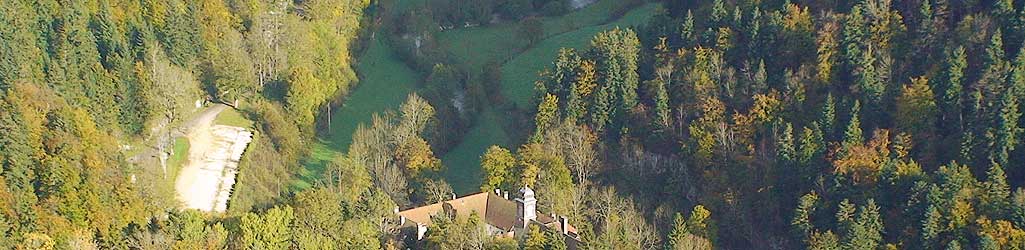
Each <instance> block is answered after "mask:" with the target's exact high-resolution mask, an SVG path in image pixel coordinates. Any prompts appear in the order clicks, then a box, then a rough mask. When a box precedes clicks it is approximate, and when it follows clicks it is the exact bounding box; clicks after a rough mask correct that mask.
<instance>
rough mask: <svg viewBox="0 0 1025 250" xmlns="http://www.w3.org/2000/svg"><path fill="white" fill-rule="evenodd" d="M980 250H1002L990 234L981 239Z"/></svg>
mask: <svg viewBox="0 0 1025 250" xmlns="http://www.w3.org/2000/svg"><path fill="white" fill-rule="evenodd" d="M979 250H1000V245H999V243H997V241H996V240H995V239H993V236H989V234H986V235H982V237H979Z"/></svg>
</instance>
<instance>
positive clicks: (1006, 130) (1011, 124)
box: [990, 91, 1022, 166]
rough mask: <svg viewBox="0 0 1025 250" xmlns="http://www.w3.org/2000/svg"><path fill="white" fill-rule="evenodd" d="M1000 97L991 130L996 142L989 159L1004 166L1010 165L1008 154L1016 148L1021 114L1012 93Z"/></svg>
mask: <svg viewBox="0 0 1025 250" xmlns="http://www.w3.org/2000/svg"><path fill="white" fill-rule="evenodd" d="M1000 96H1001V98H1000V103H999V104H998V108H999V110H998V112H999V113H998V114H997V117H995V118H996V119H995V120H996V124H995V127H994V128H993V129H995V130H996V131H995V132H992V133H991V134H994V135H995V137H996V138H995V139H996V140H995V141H994V142H993V143H994V149H993V151H992V152H991V156H990V159H992V160H993V161H995V162H996V163H999V164H1001V165H1005V166H1006V165H1007V164H1008V163H1010V162H1009V160H1010V157H1011V156H1010V154H1011V152H1012V151H1014V148H1015V146H1017V144H1018V137H1019V134H1020V133H1021V132H1022V128H1021V127H1019V126H1018V121H1019V119H1020V118H1021V112H1020V111H1019V110H1018V100H1017V97H1016V96H1015V93H1014V91H1004V92H1003V93H1001V95H1000Z"/></svg>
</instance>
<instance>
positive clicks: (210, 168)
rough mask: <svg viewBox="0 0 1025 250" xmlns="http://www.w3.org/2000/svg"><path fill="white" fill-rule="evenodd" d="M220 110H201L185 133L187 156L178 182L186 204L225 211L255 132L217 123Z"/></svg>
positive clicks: (180, 197)
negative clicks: (240, 164) (244, 155)
mask: <svg viewBox="0 0 1025 250" xmlns="http://www.w3.org/2000/svg"><path fill="white" fill-rule="evenodd" d="M221 110H223V108H222V109H217V110H215V111H213V112H207V113H204V114H202V115H201V117H200V118H197V119H196V120H195V124H194V125H193V126H191V128H190V129H189V131H188V133H187V134H186V138H188V142H189V146H190V147H189V153H188V160H187V162H186V163H185V165H184V166H183V167H182V169H181V171H180V172H179V174H178V179H177V180H176V182H175V191H176V192H177V196H178V199H179V200H180V201H181V202H182V204H183V205H184V207H185V208H191V209H198V210H200V211H207V212H224V211H225V209H226V208H227V203H228V198H229V197H230V196H231V188H232V186H233V185H234V184H235V176H236V174H238V162H239V160H240V159H241V158H242V153H243V152H244V151H245V149H246V146H247V145H248V144H249V142H250V141H252V139H253V133H252V132H251V131H249V130H247V129H245V128H241V127H236V126H228V125H214V119H215V118H216V117H217V116H218V114H219V113H220V111H221Z"/></svg>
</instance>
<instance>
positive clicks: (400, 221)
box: [399, 216, 406, 226]
mask: <svg viewBox="0 0 1025 250" xmlns="http://www.w3.org/2000/svg"><path fill="white" fill-rule="evenodd" d="M403 224H406V216H399V225H400V226H401V225H403Z"/></svg>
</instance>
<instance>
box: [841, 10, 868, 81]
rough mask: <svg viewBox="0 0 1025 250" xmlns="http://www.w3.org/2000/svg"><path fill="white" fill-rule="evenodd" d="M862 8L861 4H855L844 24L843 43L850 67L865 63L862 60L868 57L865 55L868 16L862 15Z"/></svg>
mask: <svg viewBox="0 0 1025 250" xmlns="http://www.w3.org/2000/svg"><path fill="white" fill-rule="evenodd" d="M861 8H862V7H861V5H855V6H854V8H852V9H851V12H850V13H848V14H847V17H846V19H845V20H844V25H843V40H842V42H841V44H842V46H843V54H844V59H845V62H846V65H848V67H849V68H850V69H854V67H858V66H861V65H865V64H864V63H862V61H863V60H864V59H865V58H866V55H864V53H865V52H864V44H865V39H866V37H865V20H866V18H865V16H864V15H862V9H861Z"/></svg>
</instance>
